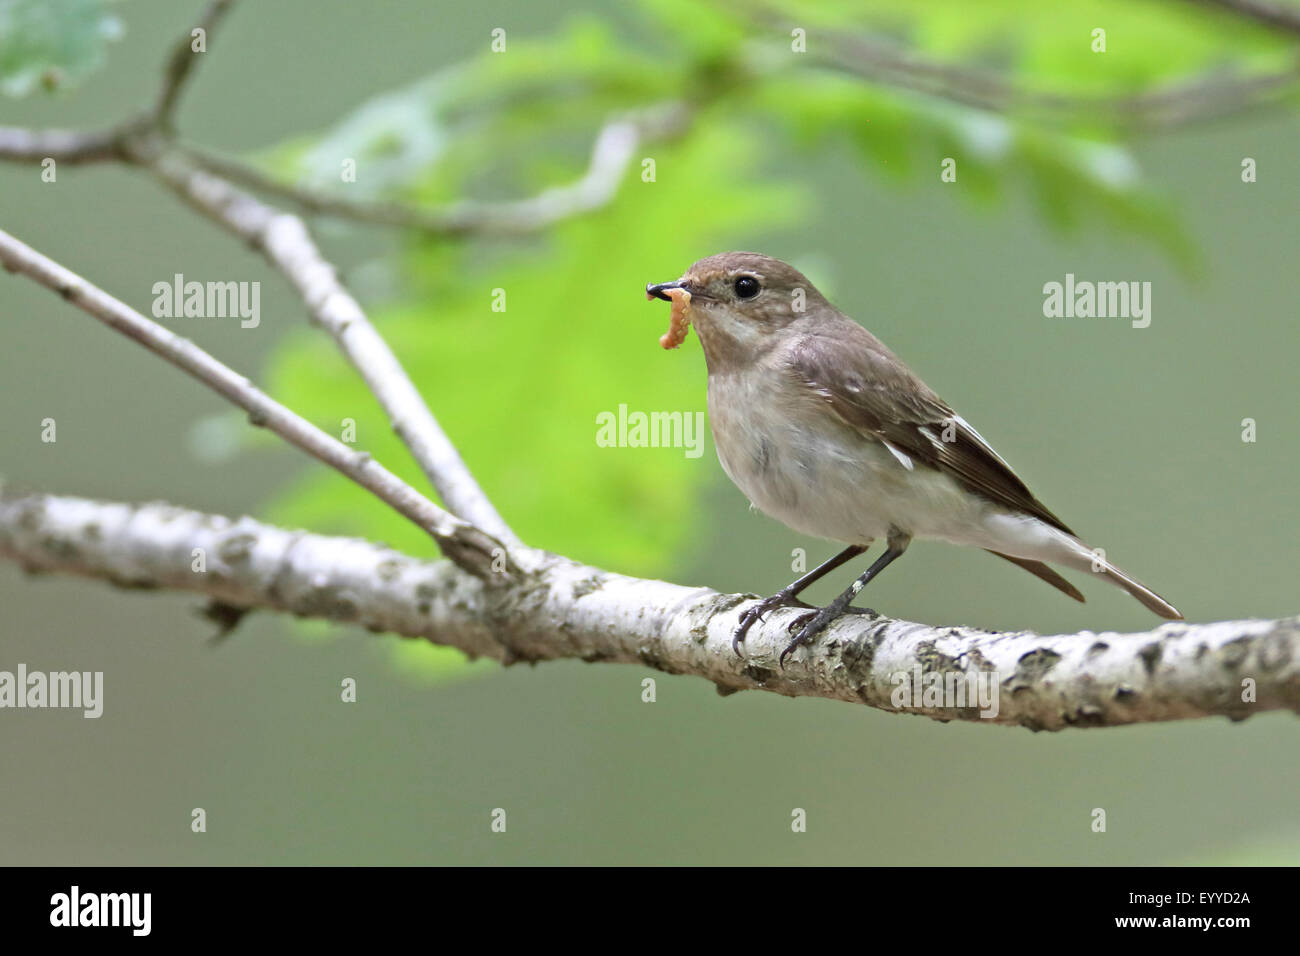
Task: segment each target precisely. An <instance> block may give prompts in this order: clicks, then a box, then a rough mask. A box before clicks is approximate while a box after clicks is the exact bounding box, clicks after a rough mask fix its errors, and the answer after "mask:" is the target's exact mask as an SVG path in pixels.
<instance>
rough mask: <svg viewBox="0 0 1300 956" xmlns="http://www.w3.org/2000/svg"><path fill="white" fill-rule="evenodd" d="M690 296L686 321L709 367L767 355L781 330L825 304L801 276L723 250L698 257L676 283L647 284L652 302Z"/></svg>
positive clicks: (776, 262) (778, 264)
mask: <svg viewBox="0 0 1300 956" xmlns="http://www.w3.org/2000/svg"><path fill="white" fill-rule="evenodd" d="M674 289H684V290H685V291H686V292H689V293H690V304H689V317H690V321H691V322H692V323H693V324H694V325H695V328H696V331H697V332H698V333H699V336H700V344H701V345H702V346H703V347H704V355H705V358H706V359H707V360H708V363H709V368H710V369H713V368H715V367H721V366H724V365H727V364H729V363H730V362H731V361H732V360H735V359H738V358H741V357H747V358H752V357H753V356H754V355H755V354H757V353H759V352H763V351H766V350H767V348H768V347H770V345H771V343H773V342H774V341H775V336H776V334H777V333H778V332H780V331H781V330H782V329H784V328H786V327H787V326H789V325H790V324H791V323H793V322H796V321H798V320H800V319H803V318H805V317H806V315H807V313H809V312H815V311H816V310H817V309H818V308H819V307H822V306H825V305H827V303H826V300H825V299H824V298H823V297H822V294H821V293H820V292H818V291H817V289H816V288H815V287H814V286H813V284H812V283H811V282H809V281H808V279H807V278H806V277H805V276H804V274H803V273H802V272H800V271H799V270H798V269H796V268H795V267H794V266H792V265H788V264H787V263H784V262H782V261H781V260H780V259H773V258H772V257H771V256H764V255H760V254H758V253H756V252H723V253H720V254H718V255H716V256H709V257H708V258H707V259H701V260H700V261H699V262H696V263H695V264H694V265H692V266H691V267H690V268H689V269H687V270H686V273H685V275H683V276H682V277H681V278H680V279H677V280H676V281H674V282H660V283H657V284H652V285H647V286H646V295H647V296H648V297H651V298H659V299H664V300H666V301H667V300H670V299H671V298H672V294H673V293H672V290H674Z"/></svg>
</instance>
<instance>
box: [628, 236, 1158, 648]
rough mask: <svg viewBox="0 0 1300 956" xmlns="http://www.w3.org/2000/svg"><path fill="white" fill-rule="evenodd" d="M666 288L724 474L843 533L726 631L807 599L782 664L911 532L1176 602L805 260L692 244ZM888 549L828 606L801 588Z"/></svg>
mask: <svg viewBox="0 0 1300 956" xmlns="http://www.w3.org/2000/svg"><path fill="white" fill-rule="evenodd" d="M646 297H647V298H659V299H664V300H668V301H671V302H672V303H673V323H672V328H671V329H670V331H669V333H668V334H666V335H665V336H664V337H663V338H662V339H661V340H660V341H661V344H663V346H664V347H665V348H675V347H677V346H678V345H680V344H681V342H682V340H683V339H684V338H685V335H686V327H687V324H688V323H693V324H694V326H695V329H696V331H697V333H698V334H699V337H700V344H701V345H702V346H703V347H704V358H705V362H706V364H707V366H708V372H709V391H708V401H709V424H710V426H711V428H712V430H713V440H714V445H715V446H716V447H717V450H718V460H719V461H720V462H721V463H722V468H723V470H724V471H725V472H726V473H727V476H728V477H729V478H731V480H732V481H733V482H734V483H735V484H736V486H737V487H738V488H740V490H741V491H742V492H744V494H745V496H746V497H748V498H749V500H750V501H751V502H752V503H753V504H754V506H755V507H757V508H758V509H759V510H760V511H762V512H764V513H765V514H768V515H770V516H771V517H773V518H776V519H777V520H778V521H780V522H781V523H782V524H785V525H786V526H788V527H790V528H792V529H794V530H795V531H797V532H799V533H800V534H806V535H812V536H814V537H819V538H827V539H830V540H835V541H841V542H844V543H846V544H848V547H847V548H845V549H844V550H843V551H841V552H840V553H839V554H837V555H836V556H835V557H833V558H831V559H830V560H829V561H827V562H826V563H824V564H822V565H821V566H820V567H817V568H815V569H814V570H812V571H810V572H808V573H807V574H805V575H804V576H803V577H801V578H799V579H798V580H796V581H794V582H792V583H791V584H789V585H788V586H787V587H784V588H782V589H781V590H780V591H778V592H777V593H776V594H774V595H772V596H771V597H770V598H767V599H766V600H764V601H761V602H759V603H758V604H757V605H755V606H754V607H751V608H750V609H749V610H747V611H746V612H745V614H744V616H743V617H742V618H741V621H740V626H739V627H738V628H737V629H736V633H735V637H734V640H733V642H732V643H733V647H734V648H735V650H736V652H737V653H740V644H741V642H742V641H743V640H744V639H745V634H746V632H747V631H748V630H749V628H750V627H751V626H752V625H753V623H754V622H755V621H756V620H758V619H760V618H761V617H762V615H763V614H765V613H766V612H768V611H770V610H772V609H773V608H777V607H789V606H794V607H802V608H808V609H809V610H810V611H815V612H816V613H813V614H809V615H805V616H804V617H802V618H800V620H799V622H798V623H801V624H803V627H802V629H801V630H800V631H799V633H798V635H797V636H796V637H795V638H794V640H793V641H791V642H790V644H789V646H788V647H786V649H785V650H784V651H783V652H782V654H781V664H782V666H784V664H785V659H786V657H788V656H789V655H790V653H791V652H793V651H794V650H795V648H797V647H799V646H800V645H803V644H807V643H809V642H810V641H812V640H813V638H815V637H816V636H817V634H818V633H820V632H821V631H822V630H823V629H824V628H825V627H826V625H827V624H829V623H830V622H831V621H832V620H834V619H835V618H836V617H838V616H839V615H840V614H842V613H844V612H846V611H856V609H854V608H851V607H850V603H851V602H852V600H853V599H854V598H855V597H856V596H857V595H858V593H859V592H860V591H861V590H862V589H863V588H864V587H865V586H866V585H867V582H869V581H870V580H871V579H872V578H874V577H875V576H876V575H877V574H879V573H880V572H881V571H882V570H883V569H884V568H885V567H886V566H887V565H888V564H889V563H890V562H892V561H894V560H895V559H896V558H897V557H898V556H899V555H901V554H902V553H903V552H904V551H905V550H906V549H907V546H908V543H909V542H911V540H912V538H914V537H924V538H939V539H942V540H945V541H950V542H953V543H955V544H963V545H969V546H974V547H977V548H983V549H985V550H986V551H989V552H991V553H992V554H996V555H997V556H998V557H1000V558H1005V559H1006V560H1008V561H1010V562H1012V563H1013V564H1016V565H1019V566H1020V567H1022V568H1024V569H1025V570H1026V571H1028V572H1029V573H1030V574H1034V575H1036V576H1038V577H1039V578H1041V579H1042V580H1044V581H1046V582H1047V583H1048V584H1050V585H1052V586H1053V587H1055V588H1057V589H1059V590H1061V591H1063V592H1064V593H1066V594H1068V595H1069V596H1070V597H1072V598H1074V599H1075V600H1076V601H1082V600H1083V595H1082V594H1080V593H1079V591H1078V589H1077V588H1075V587H1074V585H1072V584H1070V582H1069V581H1067V580H1065V578H1063V577H1061V575H1059V574H1058V573H1057V572H1056V571H1054V570H1052V568H1050V567H1048V565H1047V563H1046V562H1049V561H1050V562H1053V563H1055V564H1059V565H1063V566H1065V567H1067V568H1074V569H1076V570H1079V571H1092V572H1095V573H1098V574H1101V575H1102V576H1103V577H1105V579H1106V580H1107V581H1110V582H1111V583H1112V584H1114V585H1116V586H1117V587H1121V588H1123V589H1124V590H1125V591H1127V592H1128V593H1129V594H1131V595H1133V597H1135V598H1137V599H1138V600H1139V601H1141V602H1142V603H1143V604H1144V605H1145V606H1146V607H1148V608H1150V609H1151V610H1152V611H1154V612H1155V613H1156V614H1158V615H1160V616H1161V617H1165V618H1173V619H1181V618H1182V615H1181V614H1180V613H1179V612H1178V610H1177V609H1176V608H1175V607H1173V605H1171V604H1169V602H1167V601H1165V600H1164V599H1163V598H1162V597H1160V596H1159V595H1158V594H1156V593H1155V592H1154V591H1152V590H1151V589H1150V588H1148V587H1146V586H1145V585H1143V584H1141V583H1140V582H1139V581H1137V580H1136V579H1135V578H1133V577H1132V576H1131V575H1129V574H1127V573H1126V572H1124V571H1122V570H1120V569H1119V568H1118V567H1116V566H1115V565H1113V564H1111V563H1110V562H1109V561H1108V560H1107V559H1106V558H1105V556H1104V554H1102V553H1101V552H1099V551H1094V550H1093V549H1092V548H1090V547H1089V546H1088V545H1086V544H1084V543H1083V542H1082V541H1080V540H1079V538H1078V537H1076V536H1075V534H1074V532H1073V531H1071V530H1070V529H1069V528H1068V527H1066V525H1065V523H1064V522H1062V521H1061V519H1060V518H1058V517H1056V515H1054V514H1052V512H1051V511H1049V510H1048V509H1047V507H1046V506H1045V505H1043V504H1042V502H1040V501H1039V500H1038V499H1037V498H1035V497H1034V496H1033V495H1032V494H1031V493H1030V492H1029V489H1028V488H1027V487H1025V483H1024V482H1023V481H1021V480H1020V479H1019V478H1018V477H1016V474H1015V472H1014V471H1012V470H1011V466H1010V465H1008V464H1007V463H1006V462H1005V461H1004V460H1003V459H1002V458H1001V456H999V455H998V453H997V452H995V451H994V450H993V449H992V448H991V447H990V446H989V444H988V442H986V441H985V440H984V439H983V438H982V437H981V436H980V434H979V432H977V431H976V430H975V429H974V428H973V427H972V426H971V425H970V424H969V423H968V422H967V421H966V420H965V419H964V418H962V417H961V416H960V415H958V414H957V413H956V412H954V411H953V410H952V409H951V408H949V407H948V406H947V405H946V404H945V403H944V401H943V400H942V399H941V398H939V396H938V395H936V394H935V393H934V392H932V391H931V390H930V389H929V388H928V387H927V386H926V384H925V383H924V382H922V381H921V380H920V379H919V378H918V377H917V376H916V375H915V374H914V373H913V372H912V371H911V369H909V368H908V367H907V366H906V365H904V364H903V363H902V361H900V360H899V359H898V357H897V356H895V355H894V353H893V352H891V351H890V350H889V349H887V348H886V347H885V346H884V344H883V343H881V341H880V340H879V339H877V338H876V337H875V336H874V335H872V334H871V333H870V332H868V331H867V330H866V329H864V328H863V327H862V326H860V325H858V324H857V323H856V322H854V321H852V320H851V319H849V318H848V317H847V316H845V315H844V314H843V313H841V312H840V311H839V310H837V309H836V308H835V307H834V306H833V305H831V304H830V303H829V302H827V301H826V299H825V298H824V297H823V296H822V294H821V293H820V292H818V291H817V289H816V288H814V287H813V285H812V283H811V282H809V281H808V280H807V279H806V278H805V277H804V276H803V274H802V273H800V272H799V271H798V270H797V269H795V268H794V267H793V266H790V265H787V264H786V263H784V262H781V261H780V260H778V259H772V258H770V257H768V256H763V255H759V254H757V253H753V252H725V253H722V254H720V255H716V256H710V257H708V258H707V259H701V260H700V261H699V262H697V263H695V264H694V265H693V266H691V267H690V268H689V269H688V270H687V271H686V274H685V275H684V276H682V277H681V278H680V279H678V280H677V281H675V282H661V283H658V284H652V285H647V286H646ZM877 538H884V539H885V542H886V550H885V552H884V554H882V555H881V556H880V557H879V558H877V559H876V561H875V563H874V564H872V565H871V567H870V568H868V569H867V570H866V572H864V573H863V574H862V575H861V576H860V577H859V578H858V579H857V580H856V581H854V582H853V584H852V585H851V586H850V587H849V588H848V589H847V590H846V591H845V592H844V593H843V594H841V595H840V596H839V597H837V598H836V599H835V600H834V601H832V602H831V603H830V604H828V605H827V606H826V607H824V608H821V609H817V608H813V607H812V605H809V604H806V603H804V602H803V601H800V600H799V599H798V595H799V593H800V592H801V591H803V590H804V588H806V587H808V586H809V585H810V584H812V583H813V582H814V581H817V580H819V579H820V578H822V577H823V576H825V575H826V574H828V573H829V572H831V571H833V570H835V569H836V568H838V567H840V566H841V565H842V564H844V563H845V562H847V561H849V560H850V559H852V558H854V557H856V556H858V555H860V554H862V553H863V552H864V551H866V550H867V548H868V547H869V546H870V545H871V543H872V542H873V541H874V540H875V539H877Z"/></svg>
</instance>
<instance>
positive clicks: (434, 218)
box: [183, 103, 690, 237]
mask: <svg viewBox="0 0 1300 956" xmlns="http://www.w3.org/2000/svg"><path fill="white" fill-rule="evenodd" d="M689 121H690V109H689V108H688V107H687V106H686V105H685V104H683V103H665V104H662V105H660V106H658V107H655V108H653V109H648V110H643V111H640V112H638V113H635V114H633V115H630V116H627V117H624V118H621V119H616V120H612V121H610V122H609V123H607V124H606V125H605V126H604V127H603V128H602V129H601V131H600V133H599V134H598V135H597V137H596V140H595V142H594V143H593V145H592V149H591V160H590V162H589V164H588V166H587V170H586V172H584V173H583V175H582V176H581V177H580V178H579V179H577V180H575V181H574V182H572V183H569V184H567V185H564V186H554V187H552V188H550V189H547V190H544V191H543V192H541V193H539V194H538V195H536V196H533V197H530V198H528V199H519V200H514V201H507V202H478V201H475V200H463V201H461V202H456V203H452V204H450V205H448V206H444V207H441V208H434V209H427V208H420V207H418V206H411V205H407V204H405V203H395V202H367V201H365V200H358V199H351V198H348V197H345V196H339V195H337V194H334V193H329V192H323V191H321V190H315V189H308V188H305V187H302V186H295V185H293V184H291V183H286V182H283V181H282V180H279V179H276V178H275V177H274V176H271V175H269V174H268V173H265V172H263V171H262V170H260V169H258V168H257V167H256V166H253V165H250V164H248V163H245V162H242V161H240V160H237V159H231V158H228V157H223V156H220V155H218V154H216V153H213V152H211V151H209V150H205V149H203V148H201V147H197V146H184V147H183V149H184V152H185V153H186V155H187V156H188V157H189V158H190V159H191V160H193V162H194V163H195V164H197V165H198V166H201V167H202V168H204V169H206V170H207V171H209V172H211V173H215V174H216V175H218V176H222V177H224V178H225V179H228V180H230V181H231V182H235V183H239V184H240V185H242V186H245V187H247V188H249V189H255V190H258V191H259V192H263V193H266V194H268V195H273V196H276V197H278V198H280V199H284V200H286V201H288V202H292V203H294V204H296V205H298V206H300V207H302V208H303V209H306V210H308V211H310V212H313V213H320V214H324V215H328V216H334V217H337V218H341V219H350V220H354V221H356V222H366V223H373V224H376V225H382V226H396V227H399V228H403V229H414V230H417V231H420V232H423V233H427V234H429V235H432V236H451V237H459V236H467V235H475V236H522V235H529V234H533V233H537V232H541V231H543V230H545V229H547V228H549V227H550V226H553V225H555V224H556V223H557V222H560V221H562V220H564V219H569V218H572V217H574V216H579V215H582V214H584V213H589V212H594V211H595V210H598V209H601V208H603V207H604V206H606V205H608V204H609V203H610V202H612V201H613V199H614V197H615V196H616V195H617V194H618V188H619V186H620V184H621V183H622V181H623V177H624V176H625V175H626V173H627V169H628V166H629V164H630V163H631V162H632V160H633V158H634V157H635V155H636V150H637V148H638V147H639V146H640V145H641V144H642V143H644V142H646V141H648V140H654V139H660V138H664V137H669V136H673V135H677V134H679V133H680V132H681V131H682V130H684V129H685V128H686V126H687V124H688V123H689Z"/></svg>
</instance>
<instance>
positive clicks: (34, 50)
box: [0, 0, 122, 96]
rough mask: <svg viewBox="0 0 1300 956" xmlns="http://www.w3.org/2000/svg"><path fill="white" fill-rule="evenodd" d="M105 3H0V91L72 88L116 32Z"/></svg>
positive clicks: (18, 0)
mask: <svg viewBox="0 0 1300 956" xmlns="http://www.w3.org/2000/svg"><path fill="white" fill-rule="evenodd" d="M108 5H109V4H108V0H0V92H2V93H4V94H6V95H7V96H26V95H27V94H29V93H31V92H32V91H33V90H35V89H37V88H39V87H44V88H45V89H49V90H53V89H59V88H61V87H64V86H66V85H71V84H75V83H76V82H77V81H78V80H80V79H81V78H82V77H84V76H85V75H86V74H87V73H90V72H91V71H93V70H94V69H95V68H96V67H98V66H99V65H100V64H102V63H103V61H104V47H105V45H106V44H107V43H108V42H109V41H110V40H112V39H114V38H116V37H118V36H119V35H120V34H121V32H122V25H121V23H120V22H119V21H118V19H117V18H116V17H115V16H113V15H111V14H110V13H109V12H108Z"/></svg>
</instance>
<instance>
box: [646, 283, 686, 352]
mask: <svg viewBox="0 0 1300 956" xmlns="http://www.w3.org/2000/svg"><path fill="white" fill-rule="evenodd" d="M659 296H660V297H667V298H669V299H672V302H673V311H672V314H671V315H670V316H669V317H668V331H667V332H665V333H664V334H663V335H661V336H659V344H660V346H662V347H663V348H665V349H675V348H677V347H678V346H679V345H681V344H682V343H683V342H685V341H686V330H687V329H689V328H690V327H691V319H690V314H691V294H690V293H689V292H687V291H686V290H685V289H663V290H660V292H659ZM645 297H646V298H647V299H653V298H655V296H654V295H651V294H650V293H649V292H647V293H646V296H645Z"/></svg>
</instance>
